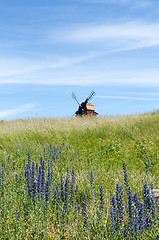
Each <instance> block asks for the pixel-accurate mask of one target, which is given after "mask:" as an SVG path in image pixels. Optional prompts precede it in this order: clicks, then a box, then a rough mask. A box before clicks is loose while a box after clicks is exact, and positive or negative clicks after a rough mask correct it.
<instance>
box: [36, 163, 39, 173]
mask: <svg viewBox="0 0 159 240" xmlns="http://www.w3.org/2000/svg"><path fill="white" fill-rule="evenodd" d="M38 169H39V165H38V163H36V171H38Z"/></svg>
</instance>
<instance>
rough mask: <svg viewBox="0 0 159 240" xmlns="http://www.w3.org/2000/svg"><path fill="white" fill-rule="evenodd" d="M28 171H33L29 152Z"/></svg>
mask: <svg viewBox="0 0 159 240" xmlns="http://www.w3.org/2000/svg"><path fill="white" fill-rule="evenodd" d="M28 169H31V157H30V153H29V152H28Z"/></svg>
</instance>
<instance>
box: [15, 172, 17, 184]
mask: <svg viewBox="0 0 159 240" xmlns="http://www.w3.org/2000/svg"><path fill="white" fill-rule="evenodd" d="M15 180H16V183H17V184H18V175H17V174H15Z"/></svg>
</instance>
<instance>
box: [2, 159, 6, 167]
mask: <svg viewBox="0 0 159 240" xmlns="http://www.w3.org/2000/svg"><path fill="white" fill-rule="evenodd" d="M2 168H5V163H4V161H3V159H2Z"/></svg>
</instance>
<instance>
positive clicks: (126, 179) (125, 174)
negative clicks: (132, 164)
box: [123, 162, 129, 188]
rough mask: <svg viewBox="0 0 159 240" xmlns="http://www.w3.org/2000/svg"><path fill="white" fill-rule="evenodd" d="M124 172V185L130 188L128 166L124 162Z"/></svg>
mask: <svg viewBox="0 0 159 240" xmlns="http://www.w3.org/2000/svg"><path fill="white" fill-rule="evenodd" d="M123 170H124V184H125V187H126V188H128V186H129V183H128V173H127V169H126V164H125V163H124V162H123Z"/></svg>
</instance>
